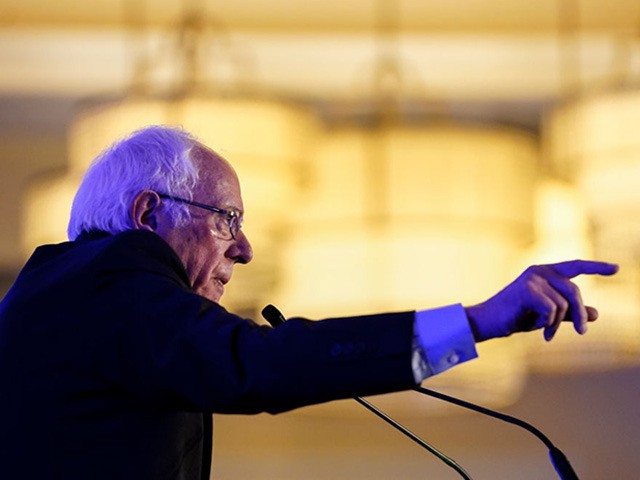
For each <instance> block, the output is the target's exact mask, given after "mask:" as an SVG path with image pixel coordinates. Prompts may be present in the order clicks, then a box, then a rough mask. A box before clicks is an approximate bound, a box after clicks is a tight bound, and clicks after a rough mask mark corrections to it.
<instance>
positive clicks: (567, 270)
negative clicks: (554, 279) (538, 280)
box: [547, 260, 618, 278]
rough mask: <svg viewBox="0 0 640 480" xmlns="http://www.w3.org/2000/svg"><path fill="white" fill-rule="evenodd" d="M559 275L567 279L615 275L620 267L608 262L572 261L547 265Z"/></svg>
mask: <svg viewBox="0 0 640 480" xmlns="http://www.w3.org/2000/svg"><path fill="white" fill-rule="evenodd" d="M547 267H549V268H551V269H552V270H553V271H554V272H556V273H557V274H558V275H562V276H563V277H565V278H573V277H576V276H578V275H582V274H587V275H593V274H597V275H613V274H614V273H616V272H617V271H618V265H617V264H615V263H608V262H596V261H593V260H570V261H568V262H560V263H553V264H550V265H547Z"/></svg>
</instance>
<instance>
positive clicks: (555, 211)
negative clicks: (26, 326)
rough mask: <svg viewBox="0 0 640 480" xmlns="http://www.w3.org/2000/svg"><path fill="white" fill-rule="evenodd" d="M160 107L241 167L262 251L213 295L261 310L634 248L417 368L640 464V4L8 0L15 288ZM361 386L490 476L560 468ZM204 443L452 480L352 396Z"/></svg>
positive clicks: (589, 448)
mask: <svg viewBox="0 0 640 480" xmlns="http://www.w3.org/2000/svg"><path fill="white" fill-rule="evenodd" d="M154 123H171V124H180V125H183V126H185V128H187V129H189V130H190V131H192V132H194V133H195V134H196V135H198V136H199V137H200V138H201V139H202V140H203V141H204V142H205V143H206V144H208V145H209V146H211V147H212V148H213V149H215V150H217V151H218V152H219V153H221V154H222V155H224V156H225V157H227V158H228V159H229V160H230V161H231V163H232V164H233V165H234V166H235V167H236V169H237V171H238V173H239V175H240V178H241V183H242V185H243V195H244V197H245V207H246V210H247V213H246V216H245V227H244V228H245V230H246V232H247V235H248V236H249V238H250V240H251V241H252V242H253V244H254V248H255V253H256V257H255V260H254V261H253V262H252V263H251V264H250V265H247V266H240V267H239V268H237V269H236V273H235V279H234V282H235V283H234V285H232V286H230V287H231V288H230V289H229V291H228V293H227V294H226V295H225V297H224V299H223V304H224V305H225V306H226V307H228V308H229V309H231V310H233V311H236V312H240V313H241V314H244V315H246V316H248V317H251V318H255V319H258V318H259V311H260V309H261V308H262V306H264V305H265V304H266V303H275V304H276V305H278V306H279V307H280V308H281V309H282V310H283V311H284V312H285V315H287V316H293V315H308V316H310V317H312V318H322V317H325V316H331V315H338V314H350V313H366V312H373V311H379V310H381V309H403V308H404V309H406V308H427V307H430V306H437V305H443V304H446V303H453V302H463V303H466V304H470V303H473V302H478V301H481V300H484V299H485V298H487V296H489V295H491V294H493V293H495V292H496V291H497V290H498V289H499V288H501V287H502V286H504V285H505V284H506V283H507V282H508V281H510V280H512V279H513V278H514V277H515V276H516V275H517V274H519V273H520V271H521V270H522V269H523V268H524V267H525V266H526V265H529V264H532V263H539V262H553V261H558V260H562V259H572V258H576V257H589V258H598V259H606V260H610V261H616V262H619V263H620V265H621V271H620V273H619V275H618V276H617V277H616V278H615V279H607V280H606V281H602V282H601V281H598V280H597V279H585V280H579V284H580V286H581V288H582V289H583V292H584V296H585V298H586V299H587V302H588V303H591V304H594V305H596V306H598V308H599V310H600V312H601V321H600V322H598V323H597V324H594V325H592V326H591V328H590V331H589V333H588V334H587V335H586V336H585V337H580V338H576V337H577V335H575V334H574V335H572V332H571V328H569V326H565V327H567V328H563V329H561V331H560V332H559V334H558V336H557V338H556V339H555V340H554V341H553V342H552V343H550V344H546V343H545V342H544V341H543V340H542V338H541V335H529V336H521V337H515V338H511V339H509V340H508V341H506V342H504V341H494V342H490V344H486V345H481V346H480V355H481V358H480V359H478V360H476V361H474V362H471V363H469V364H468V365H464V366H461V367H459V368H457V369H454V371H451V372H447V373H446V374H444V375H442V376H440V377H438V378H434V379H431V380H429V381H427V382H425V386H427V387H432V388H434V389H437V390H440V391H444V392H447V393H451V394H455V395H458V396H460V397H462V398H465V399H468V400H472V401H476V402H479V403H482V404H483V405H486V406H490V407H494V408H498V409H500V410H502V411H504V412H507V413H510V414H513V415H517V416H519V417H521V418H523V419H525V420H528V421H530V422H532V423H533V424H535V425H536V426H538V427H539V428H540V429H541V430H543V431H544V432H545V433H546V434H547V435H548V436H549V437H550V438H551V439H552V440H553V441H554V442H555V443H556V444H557V445H558V446H559V447H560V448H561V449H563V450H564V451H565V453H566V454H567V456H568V457H569V459H570V460H571V462H572V464H573V465H574V467H575V469H576V471H577V473H578V475H579V476H580V478H582V479H587V480H589V479H591V480H596V479H604V478H611V479H614V478H615V479H635V478H637V477H638V474H637V472H638V471H640V458H639V457H638V455H637V454H636V449H637V445H638V443H639V441H640V415H638V413H637V405H636V403H637V400H638V399H639V398H640V395H639V394H640V283H639V280H638V274H639V273H640V268H639V267H640V263H639V258H638V253H639V252H640V249H639V247H640V223H639V221H638V220H639V219H640V188H638V187H639V184H640V131H639V127H638V126H639V125H640V3H638V2H637V1H633V0H609V1H607V2H603V1H601V0H540V1H536V2H524V1H516V0H466V1H462V0H431V1H423V0H397V1H393V0H352V1H349V2H338V1H332V0H324V1H316V0H307V1H306V2H296V1H294V0H270V1H269V2H262V1H260V0H235V1H234V2H217V1H214V0H161V1H156V2H151V1H148V0H121V1H113V0H91V1H87V2H71V1H68V0H64V1H59V2H54V3H52V2H46V1H44V0H21V1H14V0H0V183H1V184H0V192H1V195H2V197H1V198H2V202H0V292H1V293H2V294H4V292H6V290H7V289H8V288H9V286H10V285H11V283H12V281H13V279H14V278H15V276H16V275H17V273H18V271H19V269H20V268H21V265H22V264H23V262H24V261H25V259H26V258H27V256H28V255H29V254H30V252H31V251H32V250H33V248H34V247H35V246H36V245H38V244H42V243H47V242H56V241H62V240H64V239H65V229H66V223H67V221H68V212H69V207H70V202H71V199H72V197H73V193H74V190H75V188H77V185H78V183H79V181H80V179H81V177H82V173H83V171H84V170H85V169H86V167H87V166H88V165H89V163H90V162H91V160H92V159H93V158H94V157H95V155H96V154H97V153H98V152H99V151H100V150H101V149H103V148H104V147H106V146H107V145H108V144H109V143H111V142H112V141H113V140H115V139H117V138H119V137H121V136H123V135H125V134H127V133H128V132H131V131H132V130H135V129H137V128H140V127H143V126H145V125H148V124H154ZM232 283H233V282H232ZM309 374H310V375H313V372H309ZM371 400H372V402H373V403H375V404H377V405H380V406H382V407H383V408H384V409H385V410H386V411H387V412H388V413H390V414H391V415H392V416H395V417H397V418H399V419H401V420H402V421H403V422H404V423H405V424H406V425H407V426H409V428H410V429H412V430H413V431H415V432H416V433H417V434H419V435H421V436H423V437H424V438H426V439H428V440H429V441H432V442H433V443H434V444H435V445H436V446H437V447H438V448H440V449H442V450H444V451H445V452H446V453H448V454H449V455H451V456H452V457H454V458H455V459H456V460H458V462H459V463H460V464H461V465H462V466H463V467H464V468H465V469H466V470H467V471H468V472H469V473H470V474H471V475H472V476H473V477H474V478H476V479H483V478H487V479H489V478H517V479H531V480H534V479H547V478H556V476H555V472H554V471H553V468H552V467H551V465H550V463H549V461H548V459H547V452H546V449H545V448H544V446H543V445H542V444H540V443H539V442H537V441H536V440H535V439H534V438H532V437H531V436H530V435H529V434H527V433H526V432H524V431H520V430H518V429H516V428H515V427H512V426H509V425H501V424H498V422H497V421H495V420H491V419H486V418H480V416H479V415H476V414H471V413H465V412H461V411H460V410H459V409H456V408H454V407H445V406H443V405H441V404H439V403H438V402H436V401H432V400H430V399H428V398H426V397H423V396H418V394H417V393H403V394H396V395H390V396H383V397H376V398H372V399H371ZM43 408H46V405H45V406H43ZM214 451H215V455H214V465H213V476H214V477H215V478H216V479H220V480H224V479H249V478H251V479H259V478H264V479H298V478H306V479H341V478H349V479H356V478H363V479H364V478H367V479H389V478H437V479H448V478H457V474H456V473H455V472H453V471H452V470H450V469H449V468H448V467H446V466H445V465H443V464H442V463H439V462H438V461H437V460H436V459H435V458H434V457H432V456H430V455H429V454H428V453H426V452H424V451H423V450H421V449H420V448H419V447H417V446H415V445H414V444H413V443H411V442H409V441H408V440H406V439H404V438H402V437H400V436H399V434H397V433H396V432H395V431H394V430H392V429H391V428H390V427H388V426H386V425H385V424H383V423H382V422H381V421H379V420H377V419H376V418H375V417H373V416H372V415H371V414H370V413H369V412H367V411H365V410H363V409H362V408H361V407H359V406H358V405H357V404H355V403H354V402H348V401H343V402H335V403H332V404H329V405H323V406H317V407H310V408H305V409H300V410H298V411H294V412H291V413H287V414H284V415H278V416H269V415H258V416H251V417H240V416H217V417H216V426H215V442H214Z"/></svg>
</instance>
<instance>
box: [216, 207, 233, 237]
mask: <svg viewBox="0 0 640 480" xmlns="http://www.w3.org/2000/svg"><path fill="white" fill-rule="evenodd" d="M211 218H212V219H213V230H214V233H215V234H216V236H217V237H219V238H222V239H224V240H229V239H230V238H232V237H233V230H232V229H231V223H230V222H229V216H228V215H225V214H222V213H218V212H213V215H211Z"/></svg>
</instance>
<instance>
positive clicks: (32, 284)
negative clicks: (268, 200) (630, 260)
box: [0, 127, 617, 480]
mask: <svg viewBox="0 0 640 480" xmlns="http://www.w3.org/2000/svg"><path fill="white" fill-rule="evenodd" d="M242 216H243V205H242V198H241V195H240V185H239V182H238V178H237V177H236V174H235V172H234V171H233V169H232V167H231V166H230V165H229V163H227V161H225V160H224V159H223V158H221V157H220V156H218V155H217V154H216V153H214V152H213V151H211V150H210V149H208V148H207V147H206V146H204V145H202V144H201V143H199V142H198V141H197V140H196V139H194V138H193V137H192V136H190V135H189V134H187V133H186V132H184V131H182V130H179V129H174V128H168V127H149V128H146V129H144V130H141V131H139V132H136V133H134V134H133V135H132V136H130V137H128V138H126V139H124V140H122V141H120V142H118V143H116V144H114V145H113V146H112V147H111V148H109V149H107V150H106V151H105V152H103V153H102V154H101V155H100V156H99V157H98V158H97V159H96V161H95V162H94V163H93V165H92V166H91V168H90V169H89V171H88V172H87V174H86V176H85V178H84V181H83V183H82V185H81V186H80V188H79V190H78V193H77V195H76V198H75V200H74V204H73V209H72V212H71V221H70V224H69V238H70V240H71V241H70V242H66V243H62V244H59V245H47V246H43V247H40V248H38V249H37V250H36V252H35V253H34V254H33V256H32V257H31V259H30V260H29V261H28V263H27V264H26V265H25V267H24V269H23V270H22V272H21V273H20V275H19V277H18V279H17V280H16V283H15V285H14V286H13V288H12V289H11V290H10V291H9V293H8V294H7V295H6V297H5V298H4V300H3V301H2V303H1V304H0V392H1V393H0V416H1V425H2V428H0V471H1V472H2V477H3V478H7V479H13V478H21V479H39V480H44V479H64V480H72V479H88V478H90V479H120V480H122V479H136V480H141V479H200V478H204V479H206V478H209V469H210V452H211V415H210V414H211V413H254V412H262V411H266V412H271V413H277V412H282V411H285V410H289V409H293V408H296V407H300V406H304V405H309V404H313V403H318V402H324V401H328V400H333V399H339V398H346V397H352V396H356V395H371V394H378V393H385V392H391V391H397V390H403V389H409V388H412V387H414V386H415V385H416V383H419V382H420V381H422V380H423V379H424V378H426V377H428V376H430V375H434V374H437V373H439V372H441V371H443V370H446V369H447V368H449V367H451V366H453V365H455V364H456V363H459V362H462V361H465V360H469V359H471V358H473V357H475V356H476V353H475V342H480V341H483V340H486V339H490V338H494V337H504V336H508V335H510V334H512V333H514V332H519V331H527V330H534V329H544V334H545V337H546V338H547V339H551V337H553V335H554V333H555V331H556V330H557V329H558V327H559V325H560V323H561V322H562V321H563V320H570V321H571V322H572V323H573V325H574V327H575V329H576V330H577V331H578V332H579V333H584V332H585V330H586V325H587V322H588V321H590V320H594V319H595V318H596V317H597V312H596V311H595V310H594V309H593V308H591V307H586V306H585V305H584V304H583V302H582V299H581V297H580V292H579V290H578V289H577V287H576V286H575V285H574V284H573V283H571V282H570V280H569V279H570V278H571V277H574V276H576V275H579V274H585V273H586V274H603V275H610V274H613V273H614V272H615V271H616V269H617V267H616V266H615V265H611V264H606V263H600V262H585V261H573V262H566V263H560V264H556V265H548V266H538V267H531V268H529V269H527V270H526V271H525V272H524V273H523V274H522V275H521V276H520V277H519V278H518V279H516V280H515V281H514V282H513V283H512V284H510V285H509V286H507V287H506V288H505V289H504V290H502V291H501V292H500V293H498V294H497V295H496V296H494V297H492V298H491V299H489V300H487V301H486V302H484V303H482V304H479V305H475V306H471V307H466V308H463V307H462V306H460V305H453V306H449V307H444V308H439V309H434V310H429V311H419V312H404V313H395V314H380V315H374V316H365V317H351V318H339V319H327V320H324V321H318V322H311V321H308V320H304V319H292V320H290V321H289V322H287V323H285V324H284V325H282V326H279V327H277V328H275V329H272V328H269V327H265V326H259V325H257V324H255V323H253V322H252V321H250V320H246V319H243V318H239V317H237V316H235V315H233V314H231V313H229V312H227V311H226V310H225V309H224V308H222V307H221V306H220V305H219V304H218V302H219V300H220V298H221V296H222V294H223V292H224V288H225V285H226V284H227V282H229V280H230V279H231V276H232V272H233V268H234V266H235V264H236V263H247V262H249V261H250V260H251V258H252V255H253V254H252V250H251V246H250V244H249V241H248V240H247V238H246V237H245V235H244V233H243V231H242V228H241V227H242ZM346 345H349V346H351V348H343V347H344V346H346Z"/></svg>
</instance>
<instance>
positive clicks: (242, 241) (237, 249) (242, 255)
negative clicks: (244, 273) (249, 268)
mask: <svg viewBox="0 0 640 480" xmlns="http://www.w3.org/2000/svg"><path fill="white" fill-rule="evenodd" d="M227 256H228V257H229V258H231V259H233V260H234V261H235V262H236V263H249V262H250V261H251V259H252V258H253V248H251V244H250V243H249V239H248V238H247V236H246V235H245V234H244V232H243V231H242V230H240V231H239V232H238V235H237V237H236V239H235V241H234V242H233V244H232V246H231V247H230V248H229V250H228V251H227Z"/></svg>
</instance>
